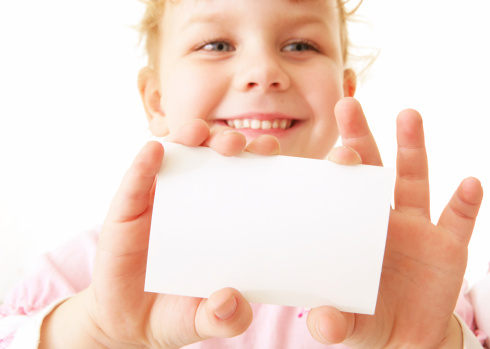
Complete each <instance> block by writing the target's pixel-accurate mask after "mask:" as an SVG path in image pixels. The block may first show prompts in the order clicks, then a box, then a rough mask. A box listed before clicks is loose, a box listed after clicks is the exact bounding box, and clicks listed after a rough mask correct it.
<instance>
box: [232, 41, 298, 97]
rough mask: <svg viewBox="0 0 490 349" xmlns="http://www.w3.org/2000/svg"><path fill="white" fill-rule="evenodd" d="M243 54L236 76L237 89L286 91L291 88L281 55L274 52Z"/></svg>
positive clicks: (244, 90) (235, 84)
mask: <svg viewBox="0 0 490 349" xmlns="http://www.w3.org/2000/svg"><path fill="white" fill-rule="evenodd" d="M261 51H262V52H260V53H255V54H253V53H249V54H243V55H242V57H240V59H239V60H240V62H239V64H238V67H237V71H236V74H235V77H234V86H235V88H236V89H237V90H240V91H243V92H246V91H250V90H258V91H262V92H271V91H284V90H287V89H288V88H289V85H290V78H289V75H288V74H287V72H286V71H285V69H284V67H283V66H282V65H281V64H282V62H281V59H280V57H279V55H275V54H274V53H273V52H264V50H261Z"/></svg>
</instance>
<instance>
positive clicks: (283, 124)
mask: <svg viewBox="0 0 490 349" xmlns="http://www.w3.org/2000/svg"><path fill="white" fill-rule="evenodd" d="M226 124H227V125H228V126H229V127H231V128H235V129H252V130H287V129H289V128H291V127H292V126H293V125H294V120H291V119H274V120H258V119H234V120H226Z"/></svg>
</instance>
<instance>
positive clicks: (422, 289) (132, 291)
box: [2, 0, 482, 348]
mask: <svg viewBox="0 0 490 349" xmlns="http://www.w3.org/2000/svg"><path fill="white" fill-rule="evenodd" d="M346 17H347V14H346V13H345V10H344V8H343V4H342V2H341V1H335V0H322V1H293V0H268V1H262V0H236V1H229V0H212V1H198V0H181V1H150V2H148V4H147V12H146V14H145V18H144V20H143V31H144V33H145V35H146V37H147V49H148V55H149V65H148V67H146V68H144V69H142V71H141V73H140V76H139V82H138V85H139V90H140V93H141V97H142V100H143V104H144V107H145V110H146V113H147V116H148V121H149V125H150V129H151V131H152V133H153V134H154V135H155V136H159V137H160V136H166V140H170V141H174V142H177V143H181V144H185V145H188V146H209V147H212V148H213V149H214V150H216V151H217V152H219V153H221V154H223V155H226V156H233V155H236V154H238V153H240V152H241V151H251V152H256V153H259V154H263V155H271V154H283V155H292V156H302V157H310V158H318V159H321V158H324V157H326V156H327V154H328V155H329V159H330V160H332V161H335V162H337V163H340V164H345V165H352V164H359V163H361V162H362V163H364V164H370V165H379V166H381V165H382V164H381V159H380V156H379V152H378V150H377V147H376V144H375V142H374V139H373V137H372V135H371V133H370V131H369V128H368V126H367V123H366V120H365V117H364V114H363V112H362V109H361V107H360V105H359V104H358V103H357V101H355V100H354V99H352V98H351V97H352V96H353V95H354V92H355V89H356V77H355V74H354V73H353V71H351V70H349V69H346V68H345V62H346V57H347V49H348V40H347V35H346V30H345V25H346V24H345V21H346ZM344 97H346V98H344ZM397 125H398V132H397V137H398V144H399V148H398V157H397V178H396V189H395V206H394V209H393V210H392V212H391V217H390V224H389V232H388V240H387V245H386V253H385V259H384V264H383V272H382V278H381V284H380V291H379V297H378V302H377V308H376V314H375V315H374V316H365V315H357V314H349V313H341V312H339V311H337V310H336V309H333V308H331V307H320V308H316V309H313V310H311V311H310V312H309V314H308V316H301V317H300V316H298V314H301V309H296V308H291V307H278V306H269V305H259V304H252V305H250V304H248V302H247V301H246V300H245V299H244V298H243V297H242V296H241V294H240V293H239V291H237V290H233V289H223V290H217V292H216V293H214V294H213V295H212V296H211V297H210V298H209V299H197V298H189V297H179V296H170V295H157V294H149V293H145V292H143V284H144V277H145V266H146V254H147V247H148V235H149V227H150V219H151V214H152V194H153V186H154V181H155V175H156V173H157V172H158V170H159V168H160V164H161V161H162V158H163V156H164V152H163V148H162V146H161V145H160V144H159V143H157V142H150V143H148V144H147V145H146V146H145V147H144V148H143V149H142V150H141V152H140V154H139V155H138V156H137V157H136V159H135V161H134V163H133V165H132V166H131V168H130V169H129V170H128V172H127V174H126V176H125V177H124V179H123V182H122V184H121V187H120V189H119V191H118V193H117V194H116V196H115V198H114V201H113V203H112V205H111V208H110V211H109V213H108V215H107V219H106V221H105V223H104V226H103V227H102V228H101V231H100V232H99V231H98V230H94V231H91V232H88V233H87V234H86V235H83V236H81V237H80V238H79V239H78V240H77V241H74V242H72V243H70V244H69V245H67V246H65V247H64V248H63V249H62V250H60V251H58V252H56V253H53V254H50V255H48V256H47V258H46V260H45V265H44V266H42V267H41V271H40V273H39V274H38V275H36V276H35V277H34V278H32V279H30V280H27V281H26V282H25V283H23V284H21V285H20V286H19V287H18V288H17V289H16V290H14V291H13V292H12V293H11V295H10V296H9V297H7V300H8V302H6V304H5V305H4V307H3V308H2V313H4V314H7V313H8V314H11V316H10V318H8V319H9V321H10V322H9V323H10V325H11V327H12V331H11V332H10V334H9V335H8V336H7V337H5V338H4V339H3V342H2V344H6V345H8V344H9V343H10V344H11V347H18V348H19V347H22V348H29V347H32V348H35V347H37V346H38V344H39V348H98V347H102V348H106V347H108V348H140V347H141V348H179V347H183V346H186V345H192V347H194V348H227V347H230V348H231V347H232V348H251V347H258V348H288V347H289V348H297V347H305V348H315V347H318V348H320V347H321V348H325V346H324V344H326V343H344V344H345V345H347V346H349V347H352V348H356V347H357V348H370V347H371V348H382V347H395V348H396V347H401V346H412V347H419V348H433V347H434V348H435V347H448V348H461V347H462V346H463V342H464V345H466V346H467V347H468V348H470V347H478V346H479V344H478V343H477V342H475V338H474V337H473V335H472V334H471V331H469V329H468V328H467V326H466V325H465V324H464V322H463V321H461V318H459V317H458V316H457V315H454V314H453V311H454V308H455V305H456V302H457V299H458V294H459V291H460V288H461V284H462V280H463V275H464V271H465V264H466V257H467V256H466V251H467V245H468V242H469V239H470V236H471V232H472V229H473V225H474V222H475V219H476V216H477V213H478V209H479V207H480V203H481V199H482V189H481V185H480V183H479V181H478V180H476V179H474V178H468V179H466V180H465V181H463V182H462V183H461V185H460V187H459V188H458V189H457V191H456V193H455V195H454V196H453V198H452V199H451V200H450V202H449V204H448V206H447V209H446V210H445V211H444V212H443V214H442V215H441V218H440V220H439V223H438V225H437V226H436V225H433V224H432V223H431V221H430V213H429V188H428V169H427V159H426V151H425V146H424V136H423V129H422V121H421V118H420V115H419V114H418V113H417V112H415V111H413V110H405V111H403V112H402V113H400V115H399V117H398V120H397ZM339 135H340V137H341V138H342V140H343V144H344V147H341V148H336V149H333V150H332V148H333V147H334V144H335V142H336V140H337V138H338V137H339ZM96 241H98V243H97V246H95V245H96ZM94 256H95V259H94V258H93V257H94ZM92 270H93V273H92ZM14 315H29V316H31V318H30V319H28V320H27V321H26V319H25V317H15V316H14ZM252 319H253V320H252ZM463 334H464V336H463ZM226 337H234V338H229V339H228V338H226ZM225 338H226V339H225ZM193 343H197V344H193ZM340 347H341V346H340Z"/></svg>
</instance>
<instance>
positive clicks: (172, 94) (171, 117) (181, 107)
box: [161, 65, 224, 132]
mask: <svg viewBox="0 0 490 349" xmlns="http://www.w3.org/2000/svg"><path fill="white" fill-rule="evenodd" d="M161 78H162V80H161V81H165V85H164V86H162V100H161V103H162V109H163V111H164V113H165V116H166V117H167V121H168V125H169V130H170V132H172V131H174V130H175V129H177V128H179V127H180V126H182V125H183V124H184V123H185V122H187V121H189V120H192V119H203V120H208V119H209V118H210V117H212V112H213V110H214V109H215V108H216V106H217V105H218V104H219V102H220V100H221V97H222V93H220V91H222V90H223V87H222V86H223V85H224V83H223V81H222V80H223V79H221V80H220V78H219V76H217V75H216V72H215V71H213V72H211V71H210V70H208V69H203V67H202V66H200V67H195V66H193V65H190V66H189V65H186V66H181V67H176V68H174V69H172V70H171V71H169V72H167V73H166V74H162V77H161Z"/></svg>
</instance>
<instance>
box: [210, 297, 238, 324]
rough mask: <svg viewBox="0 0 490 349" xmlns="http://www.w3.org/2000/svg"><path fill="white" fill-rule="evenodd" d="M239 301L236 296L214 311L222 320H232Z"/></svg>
mask: <svg viewBox="0 0 490 349" xmlns="http://www.w3.org/2000/svg"><path fill="white" fill-rule="evenodd" d="M237 305H238V303H237V301H236V298H235V296H231V297H230V298H229V299H228V300H227V301H226V302H225V303H223V304H222V305H221V306H220V307H219V308H218V309H216V310H215V311H214V315H216V317H217V318H218V319H220V320H226V319H229V318H231V317H232V316H233V315H234V314H235V312H236V310H237Z"/></svg>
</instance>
